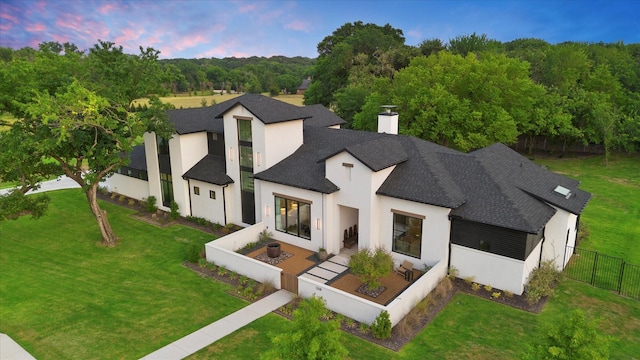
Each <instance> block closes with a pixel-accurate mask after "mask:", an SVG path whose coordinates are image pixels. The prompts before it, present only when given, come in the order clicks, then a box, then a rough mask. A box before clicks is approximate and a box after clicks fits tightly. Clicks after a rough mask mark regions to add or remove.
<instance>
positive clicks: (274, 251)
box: [267, 243, 280, 258]
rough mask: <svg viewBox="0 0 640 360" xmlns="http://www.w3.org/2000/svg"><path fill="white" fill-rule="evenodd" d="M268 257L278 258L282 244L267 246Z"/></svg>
mask: <svg viewBox="0 0 640 360" xmlns="http://www.w3.org/2000/svg"><path fill="white" fill-rule="evenodd" d="M267 256H268V257H270V258H277V257H278V256H280V243H271V244H268V245H267Z"/></svg>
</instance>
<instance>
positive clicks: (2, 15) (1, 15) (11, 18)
mask: <svg viewBox="0 0 640 360" xmlns="http://www.w3.org/2000/svg"><path fill="white" fill-rule="evenodd" d="M0 19H5V20H9V21H11V22H13V23H16V24H17V23H18V18H17V17H15V16H13V15H9V14H6V13H0Z"/></svg>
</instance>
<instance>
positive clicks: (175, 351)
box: [2, 290, 292, 360]
mask: <svg viewBox="0 0 640 360" xmlns="http://www.w3.org/2000/svg"><path fill="white" fill-rule="evenodd" d="M291 298H292V294H291V293H290V292H288V291H286V290H279V291H277V292H275V293H273V294H271V295H269V296H267V297H265V298H264V299H262V300H259V301H256V302H254V303H253V304H251V305H249V306H247V307H245V308H242V309H240V310H238V311H236V312H234V313H233V314H231V315H228V316H226V317H224V318H222V319H220V320H218V321H216V322H214V323H212V324H210V325H207V326H205V327H203V328H202V329H200V330H198V331H195V332H193V333H191V334H189V335H187V336H185V337H183V338H182V339H178V340H176V341H174V342H172V343H171V344H169V345H167V346H165V347H163V348H161V349H159V350H157V351H154V352H152V353H151V354H149V355H147V356H145V357H143V358H142V359H141V360H173V359H176V360H177V359H184V358H185V357H187V356H189V355H191V354H193V353H195V352H197V351H198V350H200V349H203V348H205V347H207V346H209V345H210V344H213V343H214V342H216V341H218V340H220V339H221V338H223V337H225V336H227V335H229V334H231V333H232V332H234V331H236V330H238V329H240V328H241V327H243V326H245V325H248V324H249V323H251V322H253V321H255V320H257V319H259V318H261V317H263V316H265V315H266V314H268V313H270V312H271V311H273V310H276V309H278V308H279V307H281V306H283V305H285V304H287V303H288V302H289V301H291ZM2 359H3V360H4V358H2Z"/></svg>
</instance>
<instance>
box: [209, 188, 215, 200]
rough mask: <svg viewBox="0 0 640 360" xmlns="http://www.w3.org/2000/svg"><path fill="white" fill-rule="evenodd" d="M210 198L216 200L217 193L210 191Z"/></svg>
mask: <svg viewBox="0 0 640 360" xmlns="http://www.w3.org/2000/svg"><path fill="white" fill-rule="evenodd" d="M209 198H211V199H214V200H215V198H216V192H215V191H213V190H209Z"/></svg>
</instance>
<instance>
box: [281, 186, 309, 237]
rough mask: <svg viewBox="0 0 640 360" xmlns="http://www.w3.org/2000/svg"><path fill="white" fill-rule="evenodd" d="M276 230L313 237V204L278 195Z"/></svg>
mask: <svg viewBox="0 0 640 360" xmlns="http://www.w3.org/2000/svg"><path fill="white" fill-rule="evenodd" d="M275 199H276V205H275V208H276V211H277V214H276V215H277V216H276V230H278V231H282V232H286V233H287V234H291V235H294V236H298V237H301V238H304V239H309V240H310V239H311V204H310V203H306V202H302V201H299V200H292V199H287V198H283V197H279V196H276V197H275Z"/></svg>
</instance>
